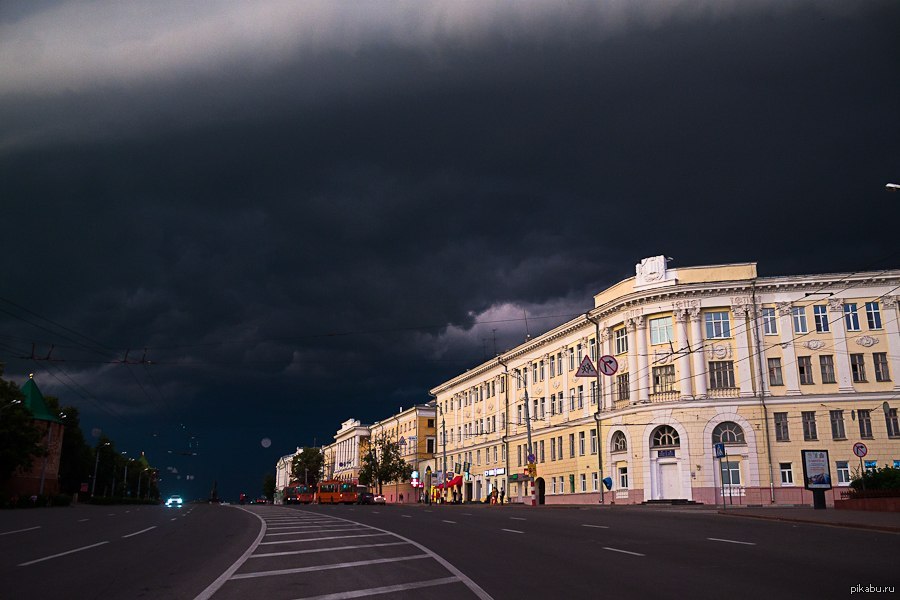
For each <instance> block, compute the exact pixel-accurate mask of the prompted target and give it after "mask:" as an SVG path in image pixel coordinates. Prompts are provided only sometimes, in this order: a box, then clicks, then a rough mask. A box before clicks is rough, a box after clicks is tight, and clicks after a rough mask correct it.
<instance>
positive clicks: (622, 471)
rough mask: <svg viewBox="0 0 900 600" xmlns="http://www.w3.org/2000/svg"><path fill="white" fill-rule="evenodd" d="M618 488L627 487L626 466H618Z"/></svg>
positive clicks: (623, 488) (624, 488) (625, 488)
mask: <svg viewBox="0 0 900 600" xmlns="http://www.w3.org/2000/svg"><path fill="white" fill-rule="evenodd" d="M619 489H622V490H627V489H628V467H619Z"/></svg>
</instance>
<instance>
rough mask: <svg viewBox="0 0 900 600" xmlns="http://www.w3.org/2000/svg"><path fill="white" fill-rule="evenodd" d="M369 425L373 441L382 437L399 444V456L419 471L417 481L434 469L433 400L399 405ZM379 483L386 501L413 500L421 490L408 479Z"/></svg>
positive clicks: (435, 430)
mask: <svg viewBox="0 0 900 600" xmlns="http://www.w3.org/2000/svg"><path fill="white" fill-rule="evenodd" d="M369 429H370V432H371V439H372V440H373V442H375V443H377V442H378V440H380V439H382V438H383V439H385V440H387V441H390V442H395V443H396V444H398V445H399V446H400V453H401V456H402V458H403V460H405V461H406V462H407V463H408V464H410V465H412V468H413V470H414V471H416V472H418V473H419V480H420V481H423V482H424V481H425V471H426V470H428V469H431V470H432V471H433V470H434V468H435V464H434V453H435V450H436V447H437V435H436V432H437V429H436V427H435V406H434V404H417V405H415V406H412V407H410V408H407V409H406V410H403V409H402V408H401V409H400V412H398V413H397V414H395V415H392V416H390V417H388V418H386V419H383V420H381V421H378V422H377V423H374V424H373V425H372V426H371V427H370V428H369ZM383 487H384V489H383V492H384V496H385V500H386V501H387V502H405V503H410V502H417V501H418V499H419V497H420V495H421V493H422V491H423V490H422V489H421V488H413V487H412V485H411V484H410V482H399V481H395V482H390V483H388V484H386V485H384V486H383ZM401 496H402V499H401Z"/></svg>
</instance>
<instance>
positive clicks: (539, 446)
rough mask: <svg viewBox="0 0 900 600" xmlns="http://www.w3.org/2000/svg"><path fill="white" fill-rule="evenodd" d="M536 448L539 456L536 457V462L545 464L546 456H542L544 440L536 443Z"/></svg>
mask: <svg viewBox="0 0 900 600" xmlns="http://www.w3.org/2000/svg"><path fill="white" fill-rule="evenodd" d="M538 448H540V454H539V456H538V458H539V459H540V460H539V461H538V462H542V463H544V462H547V456H546V455H545V454H544V440H541V441H540V442H538Z"/></svg>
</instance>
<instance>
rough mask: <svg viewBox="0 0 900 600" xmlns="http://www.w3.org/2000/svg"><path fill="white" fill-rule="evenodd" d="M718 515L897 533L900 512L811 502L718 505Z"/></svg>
mask: <svg viewBox="0 0 900 600" xmlns="http://www.w3.org/2000/svg"><path fill="white" fill-rule="evenodd" d="M718 513H719V514H720V515H727V516H731V517H746V518H753V519H769V520H772V521H790V522H794V523H811V524H815V525H830V526H833V527H853V528H856V529H871V530H874V531H887V532H891V533H900V513H897V512H879V511H869V510H837V509H835V508H831V507H829V508H827V509H825V510H816V509H814V508H812V507H811V506H771V507H743V506H741V507H733V508H732V507H729V508H728V509H727V510H722V509H719V510H718Z"/></svg>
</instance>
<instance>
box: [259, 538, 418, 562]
mask: <svg viewBox="0 0 900 600" xmlns="http://www.w3.org/2000/svg"><path fill="white" fill-rule="evenodd" d="M406 545H407V544H406V542H385V543H383V544H357V545H356V546H335V547H333V548H311V549H309V550H289V551H288V552H266V553H264V554H254V555H253V556H251V557H250V558H264V557H267V556H290V555H292V554H314V553H316V552H332V551H336V550H353V549H356V548H383V547H384V546H406Z"/></svg>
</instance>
